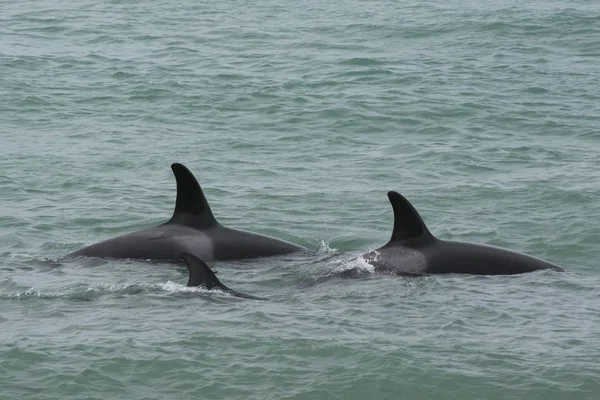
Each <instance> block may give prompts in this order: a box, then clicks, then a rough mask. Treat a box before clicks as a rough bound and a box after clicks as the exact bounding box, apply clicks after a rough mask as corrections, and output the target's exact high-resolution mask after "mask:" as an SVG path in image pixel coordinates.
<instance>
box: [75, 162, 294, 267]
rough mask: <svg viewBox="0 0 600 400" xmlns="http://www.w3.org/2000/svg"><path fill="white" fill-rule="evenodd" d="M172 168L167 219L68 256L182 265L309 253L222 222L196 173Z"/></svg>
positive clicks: (177, 164)
mask: <svg viewBox="0 0 600 400" xmlns="http://www.w3.org/2000/svg"><path fill="white" fill-rule="evenodd" d="M171 169H172V170H173V174H174V175H175V180H176V181H177V198H176V201H175V210H174V212H173V216H172V217H171V219H170V220H169V221H167V222H165V223H163V224H161V225H158V226H155V227H152V228H148V229H144V230H140V231H137V232H132V233H128V234H125V235H122V236H118V237H115V238H112V239H108V240H105V241H103V242H100V243H96V244H93V245H91V246H88V247H85V248H83V249H80V250H77V251H75V252H73V253H71V254H69V255H67V258H71V257H77V256H85V257H99V258H131V259H138V260H158V261H167V262H175V263H180V262H181V259H180V254H181V253H189V254H192V255H194V256H196V257H199V258H201V259H203V260H206V261H224V260H242V259H247V258H256V257H268V256H274V255H279V254H287V253H292V252H296V251H300V250H306V249H305V248H304V247H301V246H298V245H296V244H293V243H289V242H286V241H283V240H278V239H275V238H272V237H269V236H264V235H259V234H256V233H251V232H245V231H241V230H237V229H232V228H227V227H225V226H223V225H221V224H219V222H217V220H216V219H215V217H214V215H213V213H212V211H211V209H210V206H209V205H208V201H207V200H206V197H205V196H204V193H203V191H202V188H201V187H200V185H199V184H198V181H197V180H196V178H195V177H194V175H193V174H192V173H191V172H190V171H189V170H188V169H187V168H186V167H185V166H184V165H182V164H179V163H174V164H172V165H171Z"/></svg>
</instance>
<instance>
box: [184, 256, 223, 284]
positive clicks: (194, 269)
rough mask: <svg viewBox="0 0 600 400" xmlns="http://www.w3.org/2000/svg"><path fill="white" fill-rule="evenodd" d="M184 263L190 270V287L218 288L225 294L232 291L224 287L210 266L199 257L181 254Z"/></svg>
mask: <svg viewBox="0 0 600 400" xmlns="http://www.w3.org/2000/svg"><path fill="white" fill-rule="evenodd" d="M180 256H181V258H182V259H183V261H185V264H186V266H187V268H188V272H189V279H188V283H187V285H188V286H204V288H205V289H206V290H211V289H214V288H215V287H216V288H219V289H221V290H222V291H224V292H230V291H231V290H230V289H229V288H228V287H227V286H225V285H223V284H222V283H221V281H219V279H218V278H217V277H216V275H215V274H214V272H213V271H212V270H211V269H210V268H209V266H208V265H206V263H205V262H204V261H202V260H201V259H199V258H198V257H196V256H194V255H192V254H188V253H181V254H180Z"/></svg>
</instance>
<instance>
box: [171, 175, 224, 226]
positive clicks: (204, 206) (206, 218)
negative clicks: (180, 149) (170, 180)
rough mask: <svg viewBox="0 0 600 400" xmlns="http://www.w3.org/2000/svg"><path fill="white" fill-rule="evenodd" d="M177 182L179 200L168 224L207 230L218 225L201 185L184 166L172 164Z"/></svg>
mask: <svg viewBox="0 0 600 400" xmlns="http://www.w3.org/2000/svg"><path fill="white" fill-rule="evenodd" d="M171 169H172V170H173V174H174V175H175V180H176V181H177V200H176V201H175V210H174V211H173V217H171V220H170V221H169V222H167V223H180V224H184V225H190V226H192V227H195V228H207V227H209V226H212V225H215V224H218V222H217V220H216V219H215V217H214V215H213V213H212V210H211V209H210V206H209V205H208V201H206V197H204V192H202V188H201V187H200V184H199V183H198V181H197V180H196V177H194V174H192V173H191V172H190V170H189V169H187V168H186V167H185V166H184V165H183V164H179V163H174V164H171Z"/></svg>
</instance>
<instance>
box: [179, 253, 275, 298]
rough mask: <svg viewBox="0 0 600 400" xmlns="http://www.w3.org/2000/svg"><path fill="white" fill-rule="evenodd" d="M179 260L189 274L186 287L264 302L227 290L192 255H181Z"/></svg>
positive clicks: (206, 267) (199, 260) (208, 269)
mask: <svg viewBox="0 0 600 400" xmlns="http://www.w3.org/2000/svg"><path fill="white" fill-rule="evenodd" d="M181 259H182V260H183V261H184V262H185V265H186V266H187V269H188V273H189V278H188V283H187V286H190V287H203V288H204V289H206V290H213V289H218V290H220V291H221V292H223V293H227V294H229V295H231V296H235V297H241V298H243V299H252V300H266V299H264V298H262V297H256V296H252V295H249V294H246V293H241V292H238V291H237V290H233V289H229V288H228V287H227V286H225V285H223V284H222V283H221V281H219V279H218V278H217V276H216V275H215V274H214V272H213V271H212V270H211V269H210V268H209V267H208V265H206V263H205V262H204V261H202V260H201V259H199V258H198V257H196V256H194V255H192V254H188V253H181Z"/></svg>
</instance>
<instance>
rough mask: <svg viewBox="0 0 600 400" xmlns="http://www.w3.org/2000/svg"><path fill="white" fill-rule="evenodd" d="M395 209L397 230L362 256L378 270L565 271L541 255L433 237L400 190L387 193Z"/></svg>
mask: <svg viewBox="0 0 600 400" xmlns="http://www.w3.org/2000/svg"><path fill="white" fill-rule="evenodd" d="M388 198H389V200H390V203H391V204H392V208H393V209H394V229H393V232H392V237H391V239H390V241H389V242H388V243H387V244H386V245H384V246H383V247H381V248H379V249H376V250H374V251H371V252H369V253H367V254H363V255H362V256H361V257H362V258H363V259H364V260H365V261H366V262H368V263H369V264H371V265H372V266H373V267H374V268H375V272H385V273H393V274H397V275H432V274H474V275H513V274H521V273H525V272H532V271H537V270H544V269H552V270H557V271H563V269H562V268H561V267H559V266H557V265H554V264H551V263H549V262H546V261H544V260H540V259H538V258H535V257H532V256H529V255H526V254H522V253H517V252H514V251H510V250H506V249H503V248H500V247H494V246H489V245H483V244H474V243H465V242H455V241H449V240H441V239H438V238H436V237H434V236H433V235H432V234H431V232H429V229H427V226H426V225H425V223H424V222H423V219H422V218H421V216H420V215H419V213H418V212H417V210H416V209H415V208H414V207H413V205H412V204H411V203H410V202H409V201H408V200H406V198H404V196H402V195H401V194H399V193H397V192H388Z"/></svg>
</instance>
